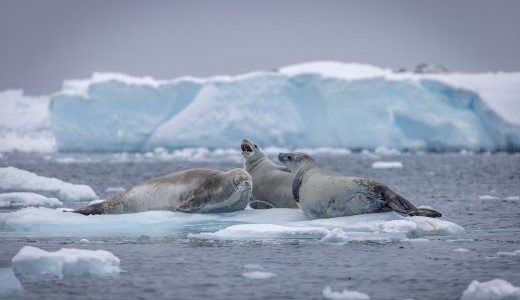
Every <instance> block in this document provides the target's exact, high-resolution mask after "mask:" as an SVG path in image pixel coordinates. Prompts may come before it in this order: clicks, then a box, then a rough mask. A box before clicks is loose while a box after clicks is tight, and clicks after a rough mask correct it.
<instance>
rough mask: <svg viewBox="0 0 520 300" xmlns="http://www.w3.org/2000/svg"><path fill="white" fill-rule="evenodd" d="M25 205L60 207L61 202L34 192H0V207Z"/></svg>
mask: <svg viewBox="0 0 520 300" xmlns="http://www.w3.org/2000/svg"><path fill="white" fill-rule="evenodd" d="M27 206H47V207H60V206H63V203H62V202H61V201H60V200H58V199H56V198H47V197H45V196H42V195H40V194H36V193H27V192H18V193H4V194H0V208H20V207H27Z"/></svg>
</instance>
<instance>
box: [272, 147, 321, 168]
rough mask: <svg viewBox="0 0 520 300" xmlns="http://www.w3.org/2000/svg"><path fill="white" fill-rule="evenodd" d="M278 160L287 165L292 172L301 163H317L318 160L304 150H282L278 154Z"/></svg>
mask: <svg viewBox="0 0 520 300" xmlns="http://www.w3.org/2000/svg"><path fill="white" fill-rule="evenodd" d="M278 160H279V161H280V162H281V163H282V165H284V166H286V167H287V168H289V169H290V170H291V172H294V171H296V169H298V168H299V167H300V166H301V165H304V164H305V165H315V164H316V161H315V160H314V159H313V158H312V157H310V155H308V154H307V153H303V152H281V153H280V154H278Z"/></svg>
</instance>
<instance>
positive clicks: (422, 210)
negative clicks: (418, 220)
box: [410, 207, 442, 218]
mask: <svg viewBox="0 0 520 300" xmlns="http://www.w3.org/2000/svg"><path fill="white" fill-rule="evenodd" d="M410 216H423V217H430V218H440V217H442V214H441V213H440V212H438V211H436V210H434V209H432V208H429V207H419V208H418V209H417V210H416V211H414V212H411V213H410Z"/></svg>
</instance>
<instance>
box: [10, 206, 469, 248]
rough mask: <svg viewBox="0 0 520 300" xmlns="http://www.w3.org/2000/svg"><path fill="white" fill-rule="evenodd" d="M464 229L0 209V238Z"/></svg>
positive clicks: (373, 220) (251, 216)
mask: <svg viewBox="0 0 520 300" xmlns="http://www.w3.org/2000/svg"><path fill="white" fill-rule="evenodd" d="M461 233H464V229H463V228H462V227H460V226H459V225H457V224H455V223H452V222H449V221H444V220H439V219H431V218H426V217H403V216H400V215H398V214H396V213H393V212H388V213H376V214H365V215H357V216H349V217H340V218H332V219H316V220H308V219H306V218H305V216H304V214H303V213H302V212H301V211H300V210H298V209H282V208H278V209H269V210H243V211H236V212H231V213H221V214H190V213H180V212H170V211H150V212H142V213H135V214H122V215H91V216H84V215H81V214H76V213H72V212H66V211H63V209H51V208H45V207H28V208H23V209H20V210H17V211H14V212H6V213H0V237H64V236H65V237H67V236H68V237H75V238H80V237H89V238H90V237H106V236H130V237H138V236H140V235H147V236H155V237H162V236H174V237H179V238H190V239H210V240H214V239H220V240H241V241H242V240H244V241H260V242H270V241H273V240H274V241H284V240H295V239H298V240H309V241H315V242H340V243H344V242H350V241H355V242H356V241H361V242H363V241H392V240H397V241H409V240H414V239H417V238H419V237H421V238H429V237H434V238H438V237H439V236H453V235H458V234H461Z"/></svg>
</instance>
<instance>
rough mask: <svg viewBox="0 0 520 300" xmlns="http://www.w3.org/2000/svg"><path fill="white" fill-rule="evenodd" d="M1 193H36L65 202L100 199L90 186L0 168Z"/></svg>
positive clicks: (18, 170)
mask: <svg viewBox="0 0 520 300" xmlns="http://www.w3.org/2000/svg"><path fill="white" fill-rule="evenodd" d="M0 192H34V193H38V194H42V195H44V196H47V197H55V198H58V199H60V200H65V201H87V200H92V199H97V198H98V197H97V196H96V193H94V191H93V190H92V189H91V188H90V187H89V186H86V185H80V184H71V183H67V182H64V181H61V180H59V179H56V178H48V177H43V176H38V175H36V174H35V173H32V172H29V171H25V170H21V169H17V168H14V167H7V168H0Z"/></svg>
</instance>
